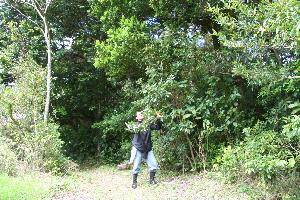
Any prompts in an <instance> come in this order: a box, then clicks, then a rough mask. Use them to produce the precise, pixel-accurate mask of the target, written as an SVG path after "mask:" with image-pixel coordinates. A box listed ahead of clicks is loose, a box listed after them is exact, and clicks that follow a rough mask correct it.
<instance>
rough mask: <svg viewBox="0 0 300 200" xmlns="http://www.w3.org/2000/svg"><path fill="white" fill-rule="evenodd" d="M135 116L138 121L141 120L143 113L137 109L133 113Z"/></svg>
mask: <svg viewBox="0 0 300 200" xmlns="http://www.w3.org/2000/svg"><path fill="white" fill-rule="evenodd" d="M135 118H136V119H137V120H138V121H143V119H144V115H143V113H142V112H141V111H137V112H136V113H135Z"/></svg>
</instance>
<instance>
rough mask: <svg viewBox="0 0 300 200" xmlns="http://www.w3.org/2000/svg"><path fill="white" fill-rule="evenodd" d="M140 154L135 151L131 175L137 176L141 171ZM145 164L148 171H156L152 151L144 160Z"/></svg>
mask: <svg viewBox="0 0 300 200" xmlns="http://www.w3.org/2000/svg"><path fill="white" fill-rule="evenodd" d="M142 156H143V155H142V153H141V152H140V151H139V150H137V151H136V155H135V158H134V162H133V169H132V174H138V173H139V172H140V170H141V164H142V158H143V157H142ZM146 163H147V165H148V168H149V170H150V171H154V172H155V171H156V169H157V168H158V167H157V162H156V159H155V156H154V153H153V151H149V152H148V157H147V159H146Z"/></svg>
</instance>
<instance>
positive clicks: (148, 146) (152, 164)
mask: <svg viewBox="0 0 300 200" xmlns="http://www.w3.org/2000/svg"><path fill="white" fill-rule="evenodd" d="M135 118H136V119H137V123H138V124H141V123H142V122H143V119H144V115H143V113H142V112H140V111H137V112H136V113H135ZM160 118H161V116H160V114H159V113H158V114H157V121H156V124H152V125H149V126H148V129H144V130H142V131H140V132H138V133H134V137H133V140H132V146H133V148H136V150H137V151H136V155H135V158H134V161H133V169H132V174H133V183H132V188H134V189H135V188H136V187H137V176H138V173H139V172H140V169H141V163H142V158H145V160H146V163H147V165H148V168H149V170H150V184H152V185H156V184H157V183H156V182H155V180H154V177H155V172H156V169H157V168H158V166H157V162H156V159H155V156H154V153H153V151H152V141H151V130H159V129H160V128H161V121H160Z"/></svg>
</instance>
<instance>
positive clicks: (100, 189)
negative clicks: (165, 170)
mask: <svg viewBox="0 0 300 200" xmlns="http://www.w3.org/2000/svg"><path fill="white" fill-rule="evenodd" d="M72 180H75V182H76V183H75V184H74V185H73V186H72V187H73V189H72V190H71V191H65V192H60V193H58V194H56V195H55V196H54V197H53V199H61V200H96V199H107V200H108V199H114V200H115V199H136V200H148V199H149V200H156V199H168V200H169V199H170V200H175V199H191V200H194V199H195V200H196V199H197V200H199V199H213V200H221V199H222V200H223V199H230V200H233V199H240V200H244V199H250V198H249V196H247V195H246V194H244V193H242V192H240V191H239V190H240V189H239V187H234V186H232V185H226V184H224V183H222V181H220V180H219V181H218V180H216V179H214V178H209V177H208V176H201V175H191V174H189V175H180V176H176V177H172V176H170V175H163V174H160V173H157V178H156V180H157V182H159V185H158V186H152V185H150V184H149V177H148V171H147V170H146V169H143V170H142V171H141V172H140V174H139V176H138V187H137V188H136V189H132V188H131V183H132V175H131V171H130V170H122V171H119V170H117V168H116V167H115V168H114V167H112V168H108V167H100V168H95V169H93V170H89V171H83V172H77V173H75V174H74V175H73V178H72Z"/></svg>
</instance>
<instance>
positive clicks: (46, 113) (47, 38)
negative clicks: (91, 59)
mask: <svg viewBox="0 0 300 200" xmlns="http://www.w3.org/2000/svg"><path fill="white" fill-rule="evenodd" d="M43 20H44V26H45V32H44V37H45V41H46V44H47V90H46V101H45V110H44V122H45V123H47V121H48V116H49V107H50V94H51V77H52V76H51V67H52V53H51V38H50V33H49V28H48V24H47V21H46V19H45V18H44V19H43Z"/></svg>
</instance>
